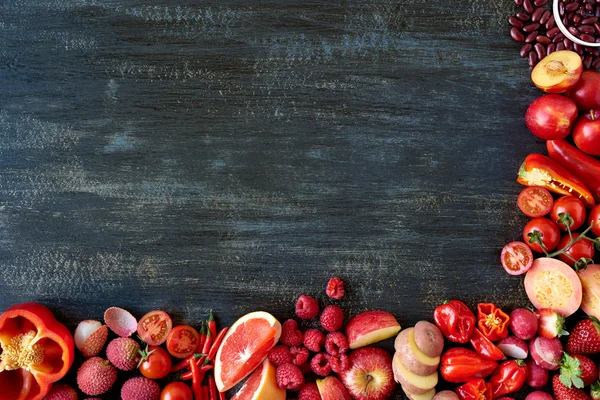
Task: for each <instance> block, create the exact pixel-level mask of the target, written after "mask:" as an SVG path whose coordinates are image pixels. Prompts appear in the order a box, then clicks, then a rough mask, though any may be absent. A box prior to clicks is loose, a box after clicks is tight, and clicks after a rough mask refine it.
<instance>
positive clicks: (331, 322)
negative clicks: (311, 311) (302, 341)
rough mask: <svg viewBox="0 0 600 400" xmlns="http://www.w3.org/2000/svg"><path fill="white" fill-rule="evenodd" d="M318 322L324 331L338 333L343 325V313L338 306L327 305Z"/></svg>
mask: <svg viewBox="0 0 600 400" xmlns="http://www.w3.org/2000/svg"><path fill="white" fill-rule="evenodd" d="M320 321H321V326H322V327H323V329H325V330H326V331H329V332H335V331H339V330H340V329H341V327H342V325H343V324H344V312H343V311H342V309H341V308H339V307H338V306H333V305H329V306H327V307H325V309H324V310H323V312H322V313H321V319H320Z"/></svg>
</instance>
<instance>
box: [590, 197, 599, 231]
mask: <svg viewBox="0 0 600 400" xmlns="http://www.w3.org/2000/svg"><path fill="white" fill-rule="evenodd" d="M588 224H590V225H592V224H593V226H592V232H593V233H594V235H596V236H600V204H598V205H597V206H596V207H594V208H592V211H590V218H589V220H588Z"/></svg>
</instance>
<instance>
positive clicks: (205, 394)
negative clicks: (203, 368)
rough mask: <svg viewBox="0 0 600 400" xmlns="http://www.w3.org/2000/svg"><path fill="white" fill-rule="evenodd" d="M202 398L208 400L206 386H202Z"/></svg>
mask: <svg viewBox="0 0 600 400" xmlns="http://www.w3.org/2000/svg"><path fill="white" fill-rule="evenodd" d="M202 397H204V399H205V400H208V385H206V384H204V385H202Z"/></svg>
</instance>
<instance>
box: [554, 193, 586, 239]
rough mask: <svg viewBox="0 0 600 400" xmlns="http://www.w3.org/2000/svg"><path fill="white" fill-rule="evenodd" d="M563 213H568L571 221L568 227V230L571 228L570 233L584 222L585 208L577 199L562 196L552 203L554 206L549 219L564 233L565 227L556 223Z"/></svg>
mask: <svg viewBox="0 0 600 400" xmlns="http://www.w3.org/2000/svg"><path fill="white" fill-rule="evenodd" d="M565 213H569V216H570V217H571V219H572V220H571V225H570V226H569V228H571V231H574V230H576V229H579V227H580V226H581V225H583V223H584V222H585V217H586V215H587V211H586V209H585V206H584V205H583V203H582V202H581V200H579V199H578V198H576V197H573V196H562V197H560V198H558V199H557V200H556V201H555V202H554V206H552V211H551V212H550V218H551V219H552V221H554V222H556V224H557V225H558V227H559V228H560V229H562V230H563V231H566V230H567V227H566V226H565V224H563V223H560V222H558V221H559V220H560V219H561V217H562V216H563V214H565Z"/></svg>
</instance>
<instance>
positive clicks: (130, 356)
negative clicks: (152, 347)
mask: <svg viewBox="0 0 600 400" xmlns="http://www.w3.org/2000/svg"><path fill="white" fill-rule="evenodd" d="M139 351H140V345H139V344H138V343H137V342H136V341H135V340H133V339H131V338H124V337H120V338H116V339H113V340H111V341H110V343H109V344H108V347H107V348H106V358H108V361H110V362H111V364H112V365H114V366H115V367H117V368H118V369H120V370H121V371H133V370H134V369H135V368H136V367H137V364H138V362H139V361H140V353H139Z"/></svg>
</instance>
